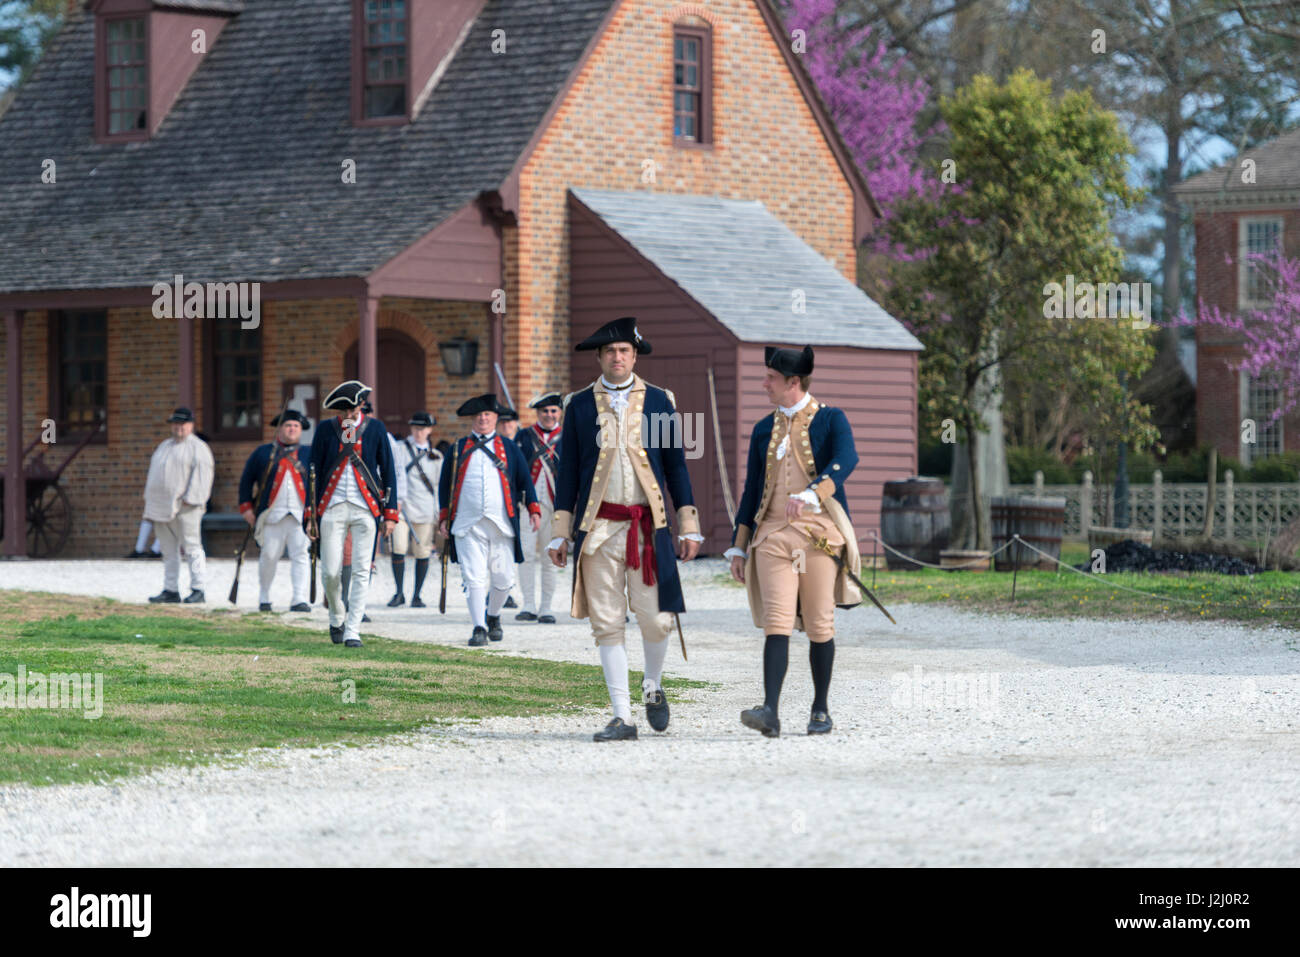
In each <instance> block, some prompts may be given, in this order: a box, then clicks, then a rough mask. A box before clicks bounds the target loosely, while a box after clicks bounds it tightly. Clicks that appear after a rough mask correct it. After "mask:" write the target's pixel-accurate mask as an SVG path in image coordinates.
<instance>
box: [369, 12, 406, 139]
mask: <svg viewBox="0 0 1300 957" xmlns="http://www.w3.org/2000/svg"><path fill="white" fill-rule="evenodd" d="M361 6H362V18H363V21H362V26H363V28H364V31H365V33H364V40H363V42H362V48H361V61H362V67H363V69H364V71H365V72H364V77H365V79H364V81H363V83H362V91H361V116H362V119H366V120H379V119H392V118H403V117H405V116H406V103H407V96H406V85H407V71H406V61H407V49H406V38H407V28H406V27H407V4H406V0H364V2H363V3H362V4H361Z"/></svg>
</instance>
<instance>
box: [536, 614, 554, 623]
mask: <svg viewBox="0 0 1300 957" xmlns="http://www.w3.org/2000/svg"><path fill="white" fill-rule="evenodd" d="M537 623H538V624H539V625H553V624H555V616H554V615H538V616H537Z"/></svg>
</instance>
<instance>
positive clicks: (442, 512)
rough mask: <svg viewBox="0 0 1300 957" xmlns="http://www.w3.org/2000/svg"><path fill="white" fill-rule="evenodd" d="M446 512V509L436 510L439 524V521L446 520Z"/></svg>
mask: <svg viewBox="0 0 1300 957" xmlns="http://www.w3.org/2000/svg"><path fill="white" fill-rule="evenodd" d="M448 511H449V510H448V509H445V508H441V509H439V510H438V521H440V522H441V521H444V520H445V519H446V518H447V512H448Z"/></svg>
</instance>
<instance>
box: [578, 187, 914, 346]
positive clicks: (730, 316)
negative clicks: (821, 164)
mask: <svg viewBox="0 0 1300 957" xmlns="http://www.w3.org/2000/svg"><path fill="white" fill-rule="evenodd" d="M570 192H572V193H573V195H574V196H575V197H576V198H577V199H578V201H579V202H580V203H582V205H584V206H586V207H587V208H588V209H590V210H591V211H592V212H593V213H595V214H596V215H597V216H598V217H600V219H601V221H602V222H604V223H605V225H607V226H609V228H610V229H612V230H614V231H615V232H616V233H618V234H619V235H620V236H622V237H623V239H625V240H626V241H627V242H628V243H629V244H630V245H631V246H632V247H633V248H635V249H636V251H637V252H639V253H640V254H641V255H642V256H644V257H645V258H646V259H648V260H649V261H650V262H651V263H653V264H654V266H655V268H657V269H658V270H659V271H660V272H662V273H663V274H664V275H665V276H667V277H668V278H669V279H671V280H672V281H673V282H675V283H677V285H678V286H680V287H681V288H682V289H683V291H685V292H686V294H687V295H688V296H690V297H691V298H692V299H694V300H695V301H696V302H698V303H699V304H700V305H701V306H703V307H704V308H705V309H707V310H708V311H709V312H710V313H711V314H712V315H713V317H714V318H716V319H717V320H718V321H719V322H721V323H722V324H723V325H724V326H725V327H726V328H727V329H728V330H730V332H731V333H732V334H733V335H734V336H736V338H737V339H739V340H740V341H741V342H765V343H772V342H790V343H798V344H801V345H802V344H804V343H809V344H811V345H836V346H858V347H861V348H865V349H905V350H911V351H918V352H919V351H920V350H921V349H922V348H923V346H922V345H921V343H920V342H919V341H918V340H917V339H916V337H915V336H913V335H912V334H911V333H910V332H908V331H907V329H905V328H904V327H903V324H902V323H900V322H899V321H898V320H897V319H895V318H894V317H893V316H891V315H890V314H889V313H887V312H885V310H884V309H882V308H881V307H880V306H879V305H877V304H876V302H875V301H874V300H873V299H872V298H871V297H870V296H868V295H867V294H866V293H865V292H863V291H862V290H861V289H860V288H858V287H857V286H855V285H854V284H853V283H851V282H849V281H848V280H847V279H845V278H844V276H843V275H841V274H840V272H839V270H837V269H836V268H835V267H834V266H832V265H831V264H830V263H829V262H828V261H827V260H826V259H825V258H824V257H823V256H821V254H819V253H818V252H817V250H815V249H813V248H812V247H811V246H809V245H808V244H807V243H805V242H804V241H803V240H802V239H800V238H799V237H798V236H797V235H796V234H795V233H794V232H792V231H791V230H790V228H789V227H788V226H786V225H785V224H784V223H782V222H781V221H780V220H779V219H777V218H776V217H775V216H773V215H772V214H771V213H770V212H768V210H767V208H766V207H765V206H764V205H763V204H762V203H760V202H758V201H757V200H738V199H722V198H720V197H717V196H693V195H682V194H677V193H655V192H648V191H632V192H621V191H613V190H598V189H577V188H575V189H571V190H570ZM795 289H801V290H803V292H804V294H805V297H806V299H805V302H806V305H807V312H806V313H805V314H803V315H799V316H794V315H792V313H791V310H790V303H791V295H790V294H791V291H792V290H795Z"/></svg>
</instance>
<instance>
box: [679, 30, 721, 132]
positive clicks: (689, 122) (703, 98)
mask: <svg viewBox="0 0 1300 957" xmlns="http://www.w3.org/2000/svg"><path fill="white" fill-rule="evenodd" d="M710 41H711V34H710V31H709V28H708V27H707V26H682V25H679V26H675V27H673V141H674V142H675V143H677V144H678V145H679V146H685V145H702V144H707V143H712V142H713V129H712V127H713V118H712V116H711V114H712V112H713V110H712V106H713V104H712V99H713V97H712V88H713V75H712V74H713V69H712V62H711V61H712V56H711V53H712V51H711V50H710V46H711V43H710Z"/></svg>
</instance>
